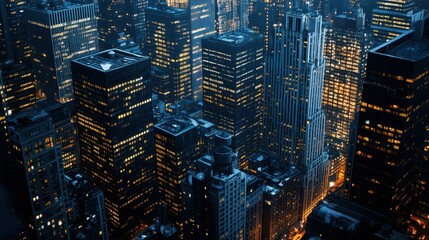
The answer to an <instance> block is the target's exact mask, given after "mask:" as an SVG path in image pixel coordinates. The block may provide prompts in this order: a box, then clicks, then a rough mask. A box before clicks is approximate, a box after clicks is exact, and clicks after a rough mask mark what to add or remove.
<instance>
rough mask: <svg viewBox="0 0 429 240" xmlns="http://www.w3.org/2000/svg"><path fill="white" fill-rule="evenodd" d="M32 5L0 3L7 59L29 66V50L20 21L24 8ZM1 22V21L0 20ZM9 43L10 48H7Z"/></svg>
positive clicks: (14, 0)
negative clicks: (3, 15)
mask: <svg viewBox="0 0 429 240" xmlns="http://www.w3.org/2000/svg"><path fill="white" fill-rule="evenodd" d="M31 3H33V1H32V0H4V1H1V3H0V9H1V11H2V13H1V14H0V15H2V14H5V17H6V18H4V17H3V19H4V22H2V24H4V27H6V29H5V30H4V33H5V34H4V37H5V41H6V44H7V45H6V46H7V51H8V56H9V58H13V59H14V60H15V62H16V63H20V64H24V65H27V66H29V65H30V63H31V59H30V48H29V45H28V40H27V34H26V28H25V24H24V22H23V21H22V18H23V16H24V13H25V10H26V7H27V6H29V5H30V4H31ZM2 21H3V20H2ZM9 43H10V44H11V46H8V45H9Z"/></svg>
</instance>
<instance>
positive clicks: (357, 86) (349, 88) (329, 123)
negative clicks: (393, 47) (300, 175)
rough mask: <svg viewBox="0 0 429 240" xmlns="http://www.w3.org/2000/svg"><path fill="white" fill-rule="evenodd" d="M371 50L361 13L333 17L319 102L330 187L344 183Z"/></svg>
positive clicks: (328, 35) (352, 11)
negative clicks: (327, 152)
mask: <svg viewBox="0 0 429 240" xmlns="http://www.w3.org/2000/svg"><path fill="white" fill-rule="evenodd" d="M370 47H371V40H370V32H369V31H367V30H366V29H365V14H364V13H363V9H360V8H355V9H350V10H349V11H347V12H344V13H341V14H339V15H337V16H335V18H334V23H333V26H332V28H331V29H330V31H329V32H328V34H327V37H326V45H325V57H326V72H325V80H324V84H323V102H322V106H323V109H324V111H325V115H326V129H325V132H326V142H327V143H328V145H329V156H330V160H332V161H331V162H332V163H333V165H332V167H331V169H332V171H331V172H330V176H333V178H332V179H330V184H331V182H332V183H333V184H334V185H341V184H342V182H343V179H344V172H345V165H346V160H347V157H348V155H349V147H350V146H349V139H350V137H351V133H350V132H351V130H352V127H353V126H352V124H356V121H357V114H358V111H359V105H360V98H361V94H362V83H363V80H364V78H365V70H366V58H367V53H368V51H369V48H370ZM337 153H338V154H337Z"/></svg>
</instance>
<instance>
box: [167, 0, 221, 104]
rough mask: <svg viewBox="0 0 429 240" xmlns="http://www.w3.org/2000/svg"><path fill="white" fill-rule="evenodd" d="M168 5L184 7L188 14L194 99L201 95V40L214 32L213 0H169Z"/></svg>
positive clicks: (198, 98) (199, 97)
mask: <svg viewBox="0 0 429 240" xmlns="http://www.w3.org/2000/svg"><path fill="white" fill-rule="evenodd" d="M167 4H168V6H171V7H176V8H186V9H187V10H188V12H189V14H190V16H191V17H190V31H191V52H192V53H191V54H192V55H191V56H192V92H193V98H194V100H198V101H201V100H202V97H203V68H202V46H201V40H202V39H203V38H207V37H210V36H212V35H213V34H214V33H215V1H214V0H209V1H207V0H197V1H195V0H179V1H176V0H171V1H167Z"/></svg>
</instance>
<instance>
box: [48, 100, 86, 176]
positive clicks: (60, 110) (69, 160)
mask: <svg viewBox="0 0 429 240" xmlns="http://www.w3.org/2000/svg"><path fill="white" fill-rule="evenodd" d="M43 110H45V111H46V112H48V113H49V115H50V116H51V118H52V127H53V128H54V130H55V134H56V137H57V138H56V139H57V140H56V142H57V145H58V146H61V155H62V159H63V165H64V169H66V170H67V169H72V168H77V167H78V165H79V159H80V154H79V144H78V136H77V131H76V126H75V123H73V122H72V116H71V114H70V110H69V109H68V108H67V107H65V106H64V105H62V104H55V105H51V106H47V107H45V108H44V109H43Z"/></svg>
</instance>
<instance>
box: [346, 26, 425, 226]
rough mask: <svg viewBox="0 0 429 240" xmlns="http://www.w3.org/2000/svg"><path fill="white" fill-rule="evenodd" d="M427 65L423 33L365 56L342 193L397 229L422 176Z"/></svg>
mask: <svg viewBox="0 0 429 240" xmlns="http://www.w3.org/2000/svg"><path fill="white" fill-rule="evenodd" d="M428 66H429V41H428V38H427V31H426V33H423V34H422V32H421V31H420V30H415V32H408V33H407V34H404V35H402V36H401V37H400V38H396V39H395V40H393V41H390V42H388V43H385V44H383V45H381V46H380V47H377V48H374V49H372V50H371V51H370V52H369V53H368V66H367V72H366V79H365V81H364V84H363V91H362V102H361V105H360V109H359V120H358V128H357V139H356V149H355V155H354V161H353V164H352V166H351V170H350V173H348V177H349V178H350V181H351V183H350V184H349V186H348V188H346V191H347V193H348V195H349V198H350V200H352V201H354V202H356V203H359V204H361V205H363V206H365V207H368V208H370V209H373V210H375V211H378V212H380V213H382V214H385V215H386V216H387V217H388V218H389V219H390V220H391V221H392V222H393V223H395V224H397V225H402V224H404V221H405V220H406V219H407V218H408V217H409V214H410V210H411V206H412V196H413V193H412V191H410V189H413V185H414V184H415V183H416V180H417V177H416V176H418V175H417V173H418V172H419V171H423V169H420V170H418V169H417V168H416V166H418V164H419V160H420V159H422V152H423V149H424V146H423V144H424V139H425V133H426V125H427V122H428V113H429V101H428V98H427V96H428V95H427V93H428V91H429V89H428V88H429V69H428ZM416 171H417V172H416Z"/></svg>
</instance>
